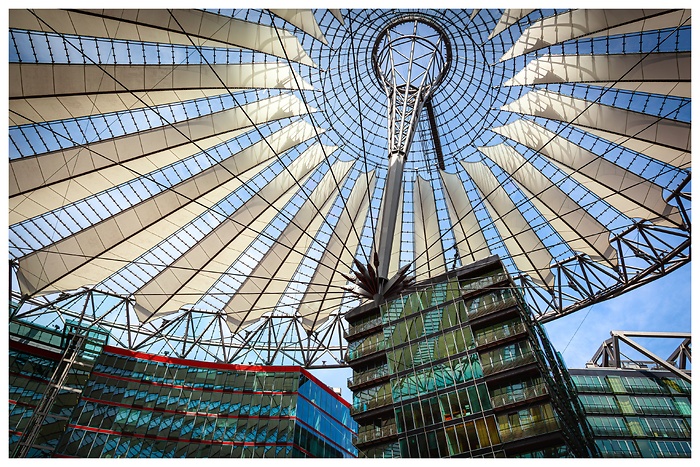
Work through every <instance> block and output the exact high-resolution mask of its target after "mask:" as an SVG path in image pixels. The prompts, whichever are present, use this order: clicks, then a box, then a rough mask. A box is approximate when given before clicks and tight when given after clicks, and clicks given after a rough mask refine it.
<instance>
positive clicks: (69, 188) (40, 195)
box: [8, 129, 247, 225]
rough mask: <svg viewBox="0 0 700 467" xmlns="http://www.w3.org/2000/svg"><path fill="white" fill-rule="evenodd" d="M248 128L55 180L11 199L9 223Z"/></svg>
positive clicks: (127, 177)
mask: <svg viewBox="0 0 700 467" xmlns="http://www.w3.org/2000/svg"><path fill="white" fill-rule="evenodd" d="M246 131H247V130H246V129H242V130H236V131H230V132H228V133H224V134H222V135H219V136H215V137H212V138H206V139H204V140H201V141H199V143H198V144H197V145H194V144H188V145H184V146H178V147H176V148H173V149H168V150H166V151H159V152H156V153H153V154H150V155H148V156H146V157H142V158H138V159H134V160H130V161H127V162H125V163H124V164H121V165H113V166H109V167H106V168H104V169H101V170H97V171H94V172H87V173H85V174H84V175H79V176H77V177H73V178H70V179H68V180H64V181H60V182H58V183H52V184H50V185H48V186H44V187H41V188H38V189H36V190H31V191H28V192H25V193H23V194H19V195H16V196H13V197H11V198H10V199H9V216H8V220H9V223H10V225H12V224H15V223H17V222H21V221H24V220H26V219H31V218H32V217H35V216H38V215H41V214H44V213H47V212H50V211H53V210H54V209H58V208H61V207H63V206H67V205H69V204H71V203H74V202H76V201H79V200H81V199H85V198H87V197H89V196H92V195H94V194H97V193H101V192H103V191H105V190H108V189H110V188H113V187H115V186H118V185H120V184H122V183H126V182H128V181H131V180H133V179H135V178H137V177H139V176H141V175H143V174H148V173H150V172H152V171H154V170H157V169H159V168H161V167H165V166H167V165H168V164H171V163H174V162H177V161H179V160H182V159H185V158H187V157H190V156H192V155H194V154H196V153H198V152H202V151H207V150H209V149H211V148H212V147H213V146H216V145H218V144H221V143H222V142H223V141H227V140H229V139H233V138H235V137H237V136H239V135H241V134H242V133H245V132H246Z"/></svg>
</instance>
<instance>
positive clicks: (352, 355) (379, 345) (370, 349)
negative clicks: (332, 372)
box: [346, 339, 386, 361]
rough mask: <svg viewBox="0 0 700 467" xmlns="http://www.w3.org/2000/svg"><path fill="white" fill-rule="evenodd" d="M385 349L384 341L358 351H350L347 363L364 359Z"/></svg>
mask: <svg viewBox="0 0 700 467" xmlns="http://www.w3.org/2000/svg"><path fill="white" fill-rule="evenodd" d="M385 348H386V341H385V340H383V339H382V340H380V341H378V342H374V343H371V344H365V345H362V346H360V347H358V348H356V349H348V355H347V358H346V361H350V360H356V359H358V358H360V357H364V356H365V355H369V354H371V353H374V352H379V351H380V350H384V349H385Z"/></svg>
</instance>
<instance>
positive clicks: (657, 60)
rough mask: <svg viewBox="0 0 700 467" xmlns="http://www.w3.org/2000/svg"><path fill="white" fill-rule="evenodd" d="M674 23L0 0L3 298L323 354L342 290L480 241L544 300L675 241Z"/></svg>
mask: <svg viewBox="0 0 700 467" xmlns="http://www.w3.org/2000/svg"><path fill="white" fill-rule="evenodd" d="M690 22H691V19H690V10H682V9H681V10H679V9H654V10H650V9H626V10H600V9H598V10H578V9H574V10H569V9H527V10H525V9H506V10H496V9H475V10H429V9H416V10H413V9H411V10H401V9H399V10H373V9H366V10H352V9H350V10H321V9H319V10H278V9H271V10H254V9H233V10H232V9H225V10H165V9H163V10H150V9H149V10H139V9H130V10H119V9H116V10H115V9H110V10H55V9H36V10H19V9H17V10H10V12H9V28H10V30H9V60H10V63H9V122H8V123H9V139H10V141H9V162H8V167H9V224H10V225H9V257H10V280H11V284H10V290H11V291H12V292H11V293H12V295H13V297H14V301H15V303H16V304H17V305H18V307H17V308H15V309H13V310H12V314H11V319H23V320H25V321H26V320H31V321H34V322H36V323H37V324H40V325H43V326H49V327H51V326H54V325H62V323H63V322H66V321H69V320H80V319H83V318H85V319H89V320H91V321H92V322H102V323H104V324H106V325H109V327H110V329H112V331H111V332H110V336H111V337H110V339H111V340H110V345H115V346H118V347H123V348H126V349H132V350H136V349H138V350H141V351H147V352H149V353H152V354H164V353H165V352H168V353H169V354H170V355H176V356H178V357H179V358H189V359H198V360H210V361H224V362H228V363H241V364H242V363H247V362H254V363H260V364H275V365H278V364H292V365H301V366H304V367H308V368H311V367H320V366H323V365H322V364H321V362H323V361H326V362H327V366H338V367H342V366H346V362H344V360H343V356H344V355H345V353H346V351H347V346H346V343H345V341H344V340H343V339H342V335H343V331H344V329H345V328H346V323H345V321H344V319H343V318H344V316H345V314H346V313H347V312H348V311H349V310H351V309H353V308H355V307H356V306H358V305H361V304H362V303H363V301H364V300H367V299H368V298H369V299H374V296H375V295H377V296H378V298H381V296H382V295H385V294H386V293H387V292H389V291H392V290H393V291H396V290H401V289H402V288H405V287H407V286H409V285H410V284H411V282H412V281H413V280H415V281H422V280H426V279H430V278H433V277H437V276H440V275H442V274H444V273H445V272H447V271H448V270H452V269H455V268H458V267H461V266H465V265H468V264H471V263H472V262H474V261H478V260H480V259H484V258H487V257H489V256H491V255H493V254H496V255H498V256H499V257H500V258H502V260H503V263H504V265H505V267H506V270H507V271H508V273H509V275H511V277H513V278H514V280H515V281H516V283H518V285H519V287H521V289H522V291H523V295H524V298H525V300H526V302H527V304H528V307H529V308H530V309H531V310H532V312H533V314H534V316H535V319H536V320H538V321H540V322H547V321H550V320H553V319H556V318H558V317H561V316H564V315H566V314H568V313H572V312H574V311H576V310H579V309H581V308H584V307H586V306H589V305H591V304H594V303H598V302H600V301H603V300H606V299H609V298H611V297H615V296H617V295H620V294H622V293H624V292H626V291H628V290H631V289H634V288H637V287H640V286H644V285H645V284H647V283H649V282H651V281H653V280H655V279H657V278H659V277H661V276H663V275H665V274H668V273H670V272H672V271H674V270H676V269H677V268H679V267H680V266H682V265H684V264H687V263H688V262H689V261H690V231H691V222H690V219H691V212H690V197H689V194H688V192H689V190H690V178H691V177H690V172H691V158H690V152H691V143H690V107H691V106H690V102H691V99H690V62H691V50H690V31H691V26H690ZM397 164H398V165H397ZM399 165H400V167H399Z"/></svg>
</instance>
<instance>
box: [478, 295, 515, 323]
mask: <svg viewBox="0 0 700 467" xmlns="http://www.w3.org/2000/svg"><path fill="white" fill-rule="evenodd" d="M517 304H518V300H517V299H516V298H515V297H508V298H505V299H499V300H496V301H493V302H491V303H482V304H481V305H479V306H477V307H476V308H467V316H468V317H469V318H472V319H473V318H478V317H480V316H484V315H488V314H489V313H494V312H496V311H500V310H505V309H506V308H510V307H512V306H515V305H517Z"/></svg>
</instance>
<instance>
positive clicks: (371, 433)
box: [356, 425, 398, 444]
mask: <svg viewBox="0 0 700 467" xmlns="http://www.w3.org/2000/svg"><path fill="white" fill-rule="evenodd" d="M397 433H398V431H397V430H396V425H387V426H384V427H381V428H379V427H378V428H375V429H374V430H367V431H365V432H362V433H358V434H357V441H356V443H357V444H363V443H369V442H371V441H376V440H379V439H382V438H386V437H389V436H393V435H395V434H397Z"/></svg>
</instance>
